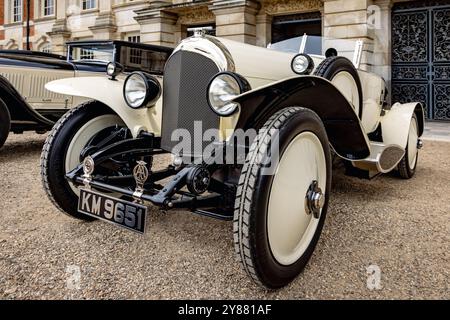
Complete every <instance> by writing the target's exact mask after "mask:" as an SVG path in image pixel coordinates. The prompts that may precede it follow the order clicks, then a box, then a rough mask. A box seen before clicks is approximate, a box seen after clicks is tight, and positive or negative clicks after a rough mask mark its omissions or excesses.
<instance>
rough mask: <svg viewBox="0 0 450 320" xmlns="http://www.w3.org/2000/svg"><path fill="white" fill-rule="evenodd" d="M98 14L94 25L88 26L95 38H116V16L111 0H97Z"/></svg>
mask: <svg viewBox="0 0 450 320" xmlns="http://www.w3.org/2000/svg"><path fill="white" fill-rule="evenodd" d="M98 3H99V7H98V9H99V14H98V16H97V18H96V19H95V25H93V26H91V27H89V30H91V31H92V33H93V34H94V39H96V40H109V39H115V38H116V31H117V25H116V17H115V16H114V12H113V11H112V0H102V1H99V2H98Z"/></svg>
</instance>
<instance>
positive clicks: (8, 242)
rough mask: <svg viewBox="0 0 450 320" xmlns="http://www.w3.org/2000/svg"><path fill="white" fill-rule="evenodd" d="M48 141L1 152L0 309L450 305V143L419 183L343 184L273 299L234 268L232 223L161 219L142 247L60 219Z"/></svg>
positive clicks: (174, 215) (126, 236) (22, 142)
mask: <svg viewBox="0 0 450 320" xmlns="http://www.w3.org/2000/svg"><path fill="white" fill-rule="evenodd" d="M44 139H45V136H44V135H37V134H29V133H27V134H24V135H11V136H10V139H9V140H8V141H7V143H6V145H5V146H4V148H2V149H1V150H0V218H1V224H0V298H6V299H12V298H26V299H43V298H45V299H56V298H59V299H61V298H63V299H72V298H75V299H78V298H86V299H91V298H99V299H103V298H125V299H135V298H144V299H179V298H193V299H197V298H217V299H221V298H226V299H228V298H236V299H241V298H243V299H245V298H247V299H253V298H262V299H265V298H268V299H286V298H288V299H304V298H318V299H323V298H325V299H329V298H331V299H333V298H369V299H372V298H375V299H391V298H401V299H403V298H405V299H409V298H425V299H426V298H441V299H442V298H444V299H450V289H449V287H450V286H449V283H450V161H449V159H450V143H446V142H430V141H426V144H425V147H424V150H423V151H422V153H421V156H420V160H419V161H420V164H419V168H418V171H417V174H416V177H415V178H414V179H412V180H410V181H403V180H400V179H398V178H397V177H395V175H386V176H382V177H378V178H376V179H375V180H373V181H365V180H359V179H357V178H349V177H345V176H343V175H342V174H339V173H336V175H335V177H334V181H333V185H334V191H333V196H332V201H331V203H330V208H329V216H328V218H327V221H326V225H325V228H324V232H323V234H322V237H321V240H320V242H319V244H318V247H317V249H316V251H315V253H314V255H313V257H312V259H311V261H310V263H309V265H308V267H307V268H306V270H305V271H304V272H303V273H302V274H301V275H300V276H299V277H298V278H297V280H296V281H294V282H293V283H292V284H291V285H289V286H288V287H286V288H284V289H282V290H279V291H275V292H268V291H265V290H262V289H260V288H258V287H257V286H255V285H253V284H252V283H251V282H250V281H249V280H248V279H247V276H246V275H245V274H244V272H243V271H242V270H241V269H240V266H239V265H238V263H237V262H236V261H235V258H234V253H233V244H232V234H231V232H232V224H231V223H230V222H222V221H216V220H213V219H209V218H204V217H198V216H195V215H193V214H190V213H186V212H169V213H162V212H159V211H157V210H152V211H151V213H152V214H151V218H150V223H149V224H148V227H149V228H148V229H147V231H148V232H147V234H146V235H145V236H140V235H137V234H134V233H131V232H128V231H125V230H121V229H118V228H117V227H114V226H112V225H109V224H106V223H103V222H94V223H83V222H78V221H75V220H72V219H70V218H68V217H66V216H64V215H62V214H60V213H59V212H58V210H56V209H55V208H54V207H53V206H52V205H51V204H50V202H49V201H48V200H47V197H46V195H45V194H44V191H43V190H42V187H41V181H40V176H39V156H40V151H41V148H42V145H43V142H44ZM367 268H369V270H371V271H374V272H375V274H374V275H368V273H367ZM378 271H380V274H381V282H377V281H375V282H374V281H371V280H373V279H375V280H376V276H377V274H378ZM78 276H80V277H78ZM368 279H369V280H370V281H369V284H371V285H369V286H368V284H367V282H368ZM368 287H370V288H372V289H373V290H370V289H369V288H368Z"/></svg>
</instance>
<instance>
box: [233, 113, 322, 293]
mask: <svg viewBox="0 0 450 320" xmlns="http://www.w3.org/2000/svg"><path fill="white" fill-rule="evenodd" d="M277 144H278V147H277V148H273V145H277ZM277 149H278V152H277V151H276V150H277ZM268 150H270V152H268ZM277 153H278V159H275V158H276V154H277ZM268 166H269V167H268ZM330 188H331V155H330V148H329V143H328V138H327V134H326V132H325V128H324V126H323V124H322V122H321V120H320V118H319V117H318V116H317V114H316V113H314V112H313V111H311V110H309V109H305V108H300V107H290V108H286V109H283V110H281V111H279V112H277V113H276V114H274V115H273V116H272V117H271V118H270V119H269V120H268V121H267V122H266V124H265V125H264V127H263V129H262V130H261V131H260V133H259V135H258V138H257V139H256V140H255V141H254V142H253V144H252V146H251V149H250V152H249V154H248V156H247V158H246V162H245V164H244V166H243V169H242V173H241V177H240V181H239V186H238V190H237V194H236V205H235V212H234V243H235V250H236V253H237V256H238V260H239V261H240V262H241V263H242V265H243V267H244V270H245V271H246V272H247V274H248V275H249V276H250V277H251V278H252V279H253V280H254V281H255V282H256V283H258V284H260V285H262V286H265V287H267V288H271V289H275V288H280V287H283V286H285V285H287V284H288V283H289V282H291V281H292V280H293V279H294V278H295V277H296V276H297V275H298V274H299V273H300V272H301V271H302V270H303V268H304V267H305V266H306V264H307V262H308V260H309V259H310V257H311V255H312V253H313V251H314V248H315V246H316V244H317V241H318V239H319V236H320V234H321V231H322V227H323V224H324V221H325V216H326V212H327V207H328V198H329V193H330Z"/></svg>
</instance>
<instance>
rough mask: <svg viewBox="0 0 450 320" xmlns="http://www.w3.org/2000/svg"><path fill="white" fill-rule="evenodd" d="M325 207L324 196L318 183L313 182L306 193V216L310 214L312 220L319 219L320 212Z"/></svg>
mask: <svg viewBox="0 0 450 320" xmlns="http://www.w3.org/2000/svg"><path fill="white" fill-rule="evenodd" d="M324 205H325V195H324V194H323V192H322V189H321V188H320V187H319V183H318V182H317V181H316V180H314V181H313V182H311V185H310V186H309V188H308V191H307V192H306V197H305V210H306V213H307V214H312V215H313V216H314V218H316V219H319V218H320V210H321V209H322V208H323V206H324Z"/></svg>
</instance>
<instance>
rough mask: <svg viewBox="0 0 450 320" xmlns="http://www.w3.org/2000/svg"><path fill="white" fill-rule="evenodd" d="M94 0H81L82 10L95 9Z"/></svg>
mask: <svg viewBox="0 0 450 320" xmlns="http://www.w3.org/2000/svg"><path fill="white" fill-rule="evenodd" d="M95 7H96V3H95V0H83V10H89V9H95Z"/></svg>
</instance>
